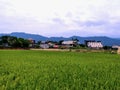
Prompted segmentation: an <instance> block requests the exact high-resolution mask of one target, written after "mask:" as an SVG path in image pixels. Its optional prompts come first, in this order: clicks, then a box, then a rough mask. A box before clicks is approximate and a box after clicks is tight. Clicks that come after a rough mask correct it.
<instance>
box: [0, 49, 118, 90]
mask: <svg viewBox="0 0 120 90" xmlns="http://www.w3.org/2000/svg"><path fill="white" fill-rule="evenodd" d="M0 90H120V55H117V54H109V53H93V52H92V53H78V52H58V51H34V50H0Z"/></svg>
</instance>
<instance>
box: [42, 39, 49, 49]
mask: <svg viewBox="0 0 120 90" xmlns="http://www.w3.org/2000/svg"><path fill="white" fill-rule="evenodd" d="M40 48H42V49H48V48H49V45H48V43H47V42H46V41H41V43H40Z"/></svg>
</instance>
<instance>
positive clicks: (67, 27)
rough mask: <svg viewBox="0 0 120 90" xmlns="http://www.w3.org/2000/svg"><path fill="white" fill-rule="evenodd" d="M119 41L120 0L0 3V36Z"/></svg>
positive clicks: (17, 0)
mask: <svg viewBox="0 0 120 90" xmlns="http://www.w3.org/2000/svg"><path fill="white" fill-rule="evenodd" d="M11 32H26V33H33V34H40V35H44V36H65V37H69V36H73V35H77V36H109V37H119V38H120V0H0V33H11Z"/></svg>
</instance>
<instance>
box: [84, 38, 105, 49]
mask: <svg viewBox="0 0 120 90" xmlns="http://www.w3.org/2000/svg"><path fill="white" fill-rule="evenodd" d="M85 45H86V46H87V47H88V48H92V49H102V48H103V45H102V43H101V41H94V40H86V41H85Z"/></svg>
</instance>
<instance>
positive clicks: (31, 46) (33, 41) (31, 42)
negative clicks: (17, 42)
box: [28, 38, 35, 48]
mask: <svg viewBox="0 0 120 90" xmlns="http://www.w3.org/2000/svg"><path fill="white" fill-rule="evenodd" d="M28 41H29V42H30V44H29V47H30V48H33V47H34V45H35V40H33V39H32V38H29V39H28Z"/></svg>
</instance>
